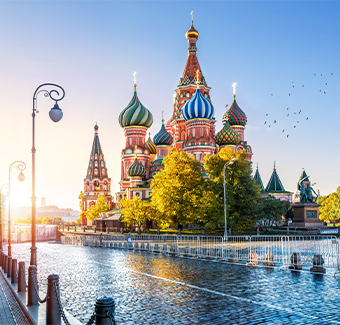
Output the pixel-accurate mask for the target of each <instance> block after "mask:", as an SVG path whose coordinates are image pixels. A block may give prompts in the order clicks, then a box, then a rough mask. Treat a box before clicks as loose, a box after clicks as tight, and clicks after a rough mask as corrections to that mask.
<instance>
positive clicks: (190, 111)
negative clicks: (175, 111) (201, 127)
mask: <svg viewBox="0 0 340 325" xmlns="http://www.w3.org/2000/svg"><path fill="white" fill-rule="evenodd" d="M182 114H183V117H184V119H185V120H186V121H187V120H191V119H195V118H206V119H209V120H211V119H212V117H213V115H214V106H213V105H212V104H211V102H210V101H209V100H208V99H206V98H205V97H204V96H203V95H202V93H201V92H200V90H199V89H198V88H197V90H196V92H195V94H194V96H192V97H191V99H190V100H189V101H188V102H186V103H185V105H184V106H183V108H182Z"/></svg>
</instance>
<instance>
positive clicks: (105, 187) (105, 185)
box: [104, 182, 109, 191]
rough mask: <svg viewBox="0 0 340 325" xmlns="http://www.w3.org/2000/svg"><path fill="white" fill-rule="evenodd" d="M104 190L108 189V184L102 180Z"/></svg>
mask: <svg viewBox="0 0 340 325" xmlns="http://www.w3.org/2000/svg"><path fill="white" fill-rule="evenodd" d="M104 190H105V191H108V190H109V189H108V184H107V182H104Z"/></svg>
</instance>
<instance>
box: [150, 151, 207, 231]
mask: <svg viewBox="0 0 340 325" xmlns="http://www.w3.org/2000/svg"><path fill="white" fill-rule="evenodd" d="M163 164H164V169H163V170H161V171H159V172H158V173H157V174H156V175H155V176H154V178H153V180H152V182H151V189H152V196H151V204H152V208H153V211H154V215H155V219H156V220H157V224H158V226H159V227H160V228H166V227H169V226H175V225H176V224H180V225H184V224H192V223H193V222H194V221H195V220H196V215H197V212H198V209H199V204H200V197H201V185H202V166H201V163H200V162H199V161H197V160H196V159H195V157H194V156H193V155H187V153H186V152H183V151H182V152H178V151H177V150H176V149H171V151H170V154H169V155H168V156H166V157H165V158H164V159H163Z"/></svg>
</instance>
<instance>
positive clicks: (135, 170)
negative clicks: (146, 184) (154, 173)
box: [127, 158, 146, 177]
mask: <svg viewBox="0 0 340 325" xmlns="http://www.w3.org/2000/svg"><path fill="white" fill-rule="evenodd" d="M127 174H128V176H129V177H134V176H140V177H142V176H144V175H145V174H146V170H145V168H144V166H143V165H142V164H141V163H140V162H139V161H138V159H137V158H135V161H134V162H133V164H132V165H130V166H129V168H128V170H127Z"/></svg>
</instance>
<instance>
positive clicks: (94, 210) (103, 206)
mask: <svg viewBox="0 0 340 325" xmlns="http://www.w3.org/2000/svg"><path fill="white" fill-rule="evenodd" d="M106 201H107V198H106V197H105V195H104V194H102V195H99V196H98V198H97V201H96V204H94V205H91V206H90V208H89V209H88V210H87V211H85V215H86V218H87V220H90V221H93V220H94V219H96V218H99V214H100V213H102V212H106V211H108V210H109V208H110V204H108V203H106Z"/></svg>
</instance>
